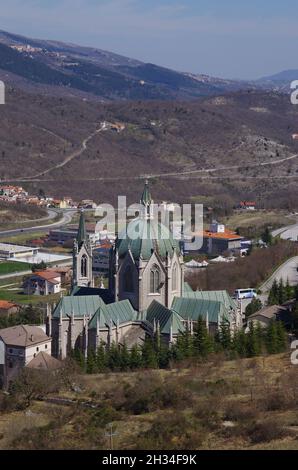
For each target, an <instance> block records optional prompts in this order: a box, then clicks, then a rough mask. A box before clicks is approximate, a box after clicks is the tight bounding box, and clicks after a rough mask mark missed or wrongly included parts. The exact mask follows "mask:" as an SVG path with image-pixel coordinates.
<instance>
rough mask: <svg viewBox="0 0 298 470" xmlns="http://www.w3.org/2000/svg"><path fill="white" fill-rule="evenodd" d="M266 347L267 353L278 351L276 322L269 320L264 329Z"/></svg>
mask: <svg viewBox="0 0 298 470" xmlns="http://www.w3.org/2000/svg"><path fill="white" fill-rule="evenodd" d="M266 347H267V351H268V353H269V354H276V353H278V336H277V329H276V322H275V321H271V322H270V325H269V326H268V328H267V331H266Z"/></svg>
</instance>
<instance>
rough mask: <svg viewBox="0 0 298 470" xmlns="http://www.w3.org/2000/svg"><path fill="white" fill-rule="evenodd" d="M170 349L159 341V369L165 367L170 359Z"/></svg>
mask: <svg viewBox="0 0 298 470" xmlns="http://www.w3.org/2000/svg"><path fill="white" fill-rule="evenodd" d="M171 357H172V355H171V350H170V348H169V346H168V345H167V344H164V343H161V345H160V348H159V351H158V365H159V368H160V369H166V368H167V367H168V366H169V363H170V360H171Z"/></svg>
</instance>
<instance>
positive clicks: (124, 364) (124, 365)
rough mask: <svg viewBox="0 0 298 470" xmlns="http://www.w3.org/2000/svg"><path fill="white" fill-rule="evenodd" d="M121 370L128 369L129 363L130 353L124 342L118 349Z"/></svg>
mask: <svg viewBox="0 0 298 470" xmlns="http://www.w3.org/2000/svg"><path fill="white" fill-rule="evenodd" d="M120 360H121V370H124V371H125V370H128V369H129V365H130V355H129V351H128V349H127V346H126V344H125V343H124V344H123V346H122V347H121V349H120Z"/></svg>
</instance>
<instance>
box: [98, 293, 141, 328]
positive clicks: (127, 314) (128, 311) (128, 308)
mask: <svg viewBox="0 0 298 470" xmlns="http://www.w3.org/2000/svg"><path fill="white" fill-rule="evenodd" d="M97 318H98V322H99V326H100V327H106V326H109V325H110V322H111V321H112V323H113V325H117V323H118V322H119V325H120V324H121V323H126V322H129V321H135V320H137V312H136V311H135V310H134V309H133V307H132V305H131V303H130V302H129V300H121V301H120V302H115V303H113V304H109V305H104V304H102V305H101V306H100V308H99V309H98V310H97V311H96V312H95V314H94V315H93V317H92V318H91V320H90V322H89V329H93V328H96V322H97V320H96V319H97Z"/></svg>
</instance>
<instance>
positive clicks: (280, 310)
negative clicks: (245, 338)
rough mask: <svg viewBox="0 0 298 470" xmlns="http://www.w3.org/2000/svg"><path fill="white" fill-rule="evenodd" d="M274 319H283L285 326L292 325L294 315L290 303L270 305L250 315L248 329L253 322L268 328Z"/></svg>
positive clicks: (255, 324)
mask: <svg viewBox="0 0 298 470" xmlns="http://www.w3.org/2000/svg"><path fill="white" fill-rule="evenodd" d="M272 321H281V322H282V323H283V324H284V326H285V327H291V324H292V321H293V316H292V313H291V306H290V305H286V304H285V305H269V306H268V307H264V308H262V309H261V310H259V311H258V312H256V313H253V314H252V315H250V316H249V317H248V319H247V329H249V327H250V325H251V324H253V325H254V326H257V325H258V324H259V325H260V326H261V327H262V328H268V326H269V325H270V323H271V322H272Z"/></svg>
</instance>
